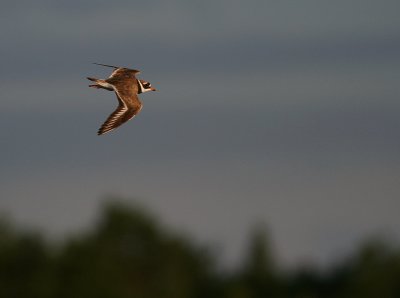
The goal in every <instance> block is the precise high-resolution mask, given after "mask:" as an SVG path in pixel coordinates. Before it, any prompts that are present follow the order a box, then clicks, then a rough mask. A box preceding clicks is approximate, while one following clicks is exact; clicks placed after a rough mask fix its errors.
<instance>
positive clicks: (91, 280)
mask: <svg viewBox="0 0 400 298" xmlns="http://www.w3.org/2000/svg"><path fill="white" fill-rule="evenodd" d="M215 265H216V264H215V260H213V258H212V256H210V254H208V253H207V250H205V249H204V248H199V247H198V245H194V244H193V243H192V242H191V241H189V240H188V239H185V238H184V237H180V236H178V235H176V234H174V233H171V232H170V231H168V230H167V229H166V228H165V227H163V226H161V225H160V224H158V223H157V221H155V220H154V218H153V217H151V216H150V215H148V214H147V213H146V212H143V211H142V210H140V209H138V208H132V207H128V206H126V205H122V204H117V203H111V204H108V205H107V206H106V207H105V208H104V212H103V214H102V216H101V217H100V221H99V222H98V224H97V225H96V226H95V228H94V229H93V230H92V231H89V232H87V233H86V234H83V235H80V236H79V237H73V238H71V239H69V240H68V241H66V243H65V244H64V245H62V246H61V247H58V248H57V249H56V248H55V246H53V245H49V244H48V243H46V241H44V240H43V238H41V237H40V235H38V234H35V233H32V232H31V233H28V232H21V231H17V230H15V229H14V228H13V227H12V226H10V225H9V224H7V223H5V222H2V223H0V297H10V298H12V297H24V298H30V297H35V298H37V297H43V298H50V297H57V298H63V297H65V298H67V297H74V298H80V297H82V298H83V297H85V298H87V297H98V298H111V297H112V298H128V297H140V298H150V297H154V298H163V297H174V298H181V297H182V298H183V297H188V298H189V297H194V298H196V297H210V298H213V297H225V298H247V297H248V298H258V297H260V298H261V297H278V298H279V297H299V298H300V297H329V298H330V297H332V298H333V297H344V298H347V297H349V298H350V297H352V298H356V297H363V298H368V297H388V298H390V297H400V251H399V250H398V249H397V250H396V249H394V248H392V247H389V246H388V245H386V244H385V243H382V242H379V241H371V242H369V243H367V244H365V245H364V246H362V247H361V249H360V250H359V251H358V253H356V254H355V255H354V256H353V257H352V258H349V259H347V260H345V261H343V262H342V263H341V264H339V265H338V266H336V267H334V268H332V269H331V270H330V271H328V272H325V273H320V272H319V271H317V270H314V269H302V270H297V271H296V272H289V273H282V272H281V270H279V268H278V264H276V262H275V260H274V255H273V253H272V251H271V245H270V243H269V242H268V238H267V234H266V233H265V232H264V231H263V230H260V229H257V230H255V231H254V233H253V235H252V237H251V239H250V240H249V245H248V252H247V256H246V257H245V259H244V263H243V265H242V266H241V268H239V269H238V270H237V271H235V272H230V273H221V272H217V271H216V270H215V267H216V266H215Z"/></svg>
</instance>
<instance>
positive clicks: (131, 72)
mask: <svg viewBox="0 0 400 298" xmlns="http://www.w3.org/2000/svg"><path fill="white" fill-rule="evenodd" d="M94 64H96V65H101V66H106V67H111V68H113V69H114V70H113V72H112V73H111V75H110V77H109V78H108V79H105V80H102V79H96V78H91V77H88V78H87V79H88V80H90V81H93V82H94V83H95V84H93V85H89V87H92V88H96V89H106V90H108V91H114V92H115V95H116V96H117V99H118V107H117V109H116V110H115V111H114V112H112V113H111V115H110V116H109V117H108V118H107V120H106V121H105V122H104V123H103V125H102V126H101V127H100V128H99V130H98V132H97V134H98V135H102V134H105V133H107V132H109V131H111V130H113V129H115V128H117V127H118V126H120V125H122V124H124V123H125V122H127V121H128V120H130V119H132V118H133V117H134V116H136V115H137V114H138V113H139V112H140V110H141V109H142V103H141V102H140V100H139V98H138V96H137V95H138V94H141V93H144V92H147V91H156V89H155V88H153V87H152V86H151V84H150V83H149V82H147V81H144V80H139V79H137V78H136V75H137V74H139V73H140V71H139V70H136V69H129V68H125V67H118V66H112V65H107V64H100V63H94Z"/></svg>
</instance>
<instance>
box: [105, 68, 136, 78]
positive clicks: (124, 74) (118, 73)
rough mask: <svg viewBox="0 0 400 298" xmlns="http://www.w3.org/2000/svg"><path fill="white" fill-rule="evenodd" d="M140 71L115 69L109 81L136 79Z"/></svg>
mask: <svg viewBox="0 0 400 298" xmlns="http://www.w3.org/2000/svg"><path fill="white" fill-rule="evenodd" d="M139 73H140V71H139V70H136V69H129V68H125V67H120V68H117V69H115V70H114V71H113V72H112V73H111V75H110V77H109V78H108V79H107V80H121V79H127V78H135V79H136V77H135V75H137V74H139Z"/></svg>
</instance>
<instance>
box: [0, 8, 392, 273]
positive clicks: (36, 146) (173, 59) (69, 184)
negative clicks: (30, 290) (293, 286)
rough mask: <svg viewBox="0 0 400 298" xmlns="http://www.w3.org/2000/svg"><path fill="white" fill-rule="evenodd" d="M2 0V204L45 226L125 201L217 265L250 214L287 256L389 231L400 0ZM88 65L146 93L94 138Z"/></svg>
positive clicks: (94, 93) (94, 97)
mask: <svg viewBox="0 0 400 298" xmlns="http://www.w3.org/2000/svg"><path fill="white" fill-rule="evenodd" d="M0 3H1V6H2V9H1V11H0V26H1V28H2V29H1V30H0V38H1V40H2V46H1V47H0V54H1V57H2V59H1V66H2V67H1V69H2V70H1V71H0V79H1V80H0V90H1V91H0V92H1V93H0V94H1V96H0V98H1V100H0V126H1V127H2V128H3V129H2V130H1V131H0V148H1V149H0V150H1V151H0V152H1V157H0V163H1V167H0V213H1V214H3V216H7V217H10V218H13V219H14V220H15V221H16V222H18V223H19V224H21V225H25V226H28V227H30V228H38V229H41V230H44V231H46V233H48V234H49V235H55V236H56V237H57V236H58V235H67V234H69V233H73V232H76V231H80V230H81V229H85V227H88V226H90V224H91V223H93V221H94V220H95V218H96V216H97V213H98V211H99V208H100V206H101V204H102V202H104V200H106V199H107V198H110V197H118V198H123V199H124V200H126V201H128V202H130V203H132V204H138V205H141V206H145V207H146V208H148V209H149V210H151V211H152V212H153V213H154V214H156V215H157V216H159V218H160V220H161V221H162V222H163V223H165V224H166V225H168V226H171V227H173V228H174V229H176V230H178V231H182V232H184V233H187V234H188V235H190V236H191V237H193V238H194V239H196V240H198V241H201V242H202V243H205V244H208V245H210V246H211V247H215V249H216V250H217V251H218V253H219V256H220V257H221V259H222V262H223V263H225V264H227V265H228V266H229V265H232V264H235V263H237V262H239V260H240V258H241V256H243V253H244V250H245V243H246V240H247V239H248V235H249V231H251V229H252V228H253V227H254V226H255V225H258V224H260V223H261V224H265V225H266V226H267V227H268V231H269V232H270V236H271V238H272V241H273V243H274V248H275V252H276V255H277V257H278V258H279V260H280V261H281V262H282V263H283V264H285V265H287V266H293V265H299V264H300V265H301V264H304V263H312V264H316V265H324V264H329V263H332V262H334V261H335V260H337V259H338V258H340V257H342V256H346V255H348V254H349V253H351V251H352V250H353V249H354V248H355V247H356V246H357V245H358V244H359V243H360V242H362V241H364V240H365V239H367V238H368V237H374V236H376V235H378V236H382V235H383V236H385V237H386V236H387V237H389V238H391V239H393V240H395V241H398V240H399V239H400V217H399V216H398V210H399V208H400V157H399V156H400V155H399V153H400V138H399V128H400V117H398V115H399V112H400V103H399V94H400V84H399V73H400V19H399V18H398V12H399V10H400V2H398V1H391V0H383V1H373V0H363V1H357V0H346V1H344V0H338V1H330V2H328V1H316V0H314V1H312V0H302V1H289V0H283V1H279V2H278V1H261V0H248V1H238V0H232V1H227V0H217V1H211V0H204V1H182V0H171V1H160V0H151V1H124V0H120V1H113V2H112V3H110V2H106V1H49V0H47V1H46V0H39V1H34V2H33V1H7V0H1V1H0ZM93 62H98V63H106V64H112V65H119V66H126V67H131V68H135V69H139V70H141V74H140V75H139V78H141V79H145V80H147V81H150V82H151V83H152V85H153V86H154V87H155V88H157V90H159V91H158V92H151V93H150V92H149V93H146V94H142V95H141V96H140V98H141V100H142V102H143V105H144V106H143V109H142V111H141V113H140V114H139V115H138V116H137V117H135V119H133V120H132V121H130V122H128V123H126V124H125V125H123V126H121V127H120V128H118V129H117V130H115V131H113V132H111V133H109V134H107V135H104V136H100V137H99V136H97V135H96V131H97V129H98V128H99V126H100V125H101V124H102V123H103V121H104V120H105V119H106V118H107V117H108V115H109V114H110V113H111V112H112V111H113V110H114V109H115V107H116V105H117V101H116V100H115V96H114V95H113V94H112V93H110V92H107V91H105V90H94V89H92V88H88V87H87V85H88V84H89V81H87V80H86V77H87V76H92V77H100V78H104V77H107V76H108V75H109V74H110V69H108V68H104V67H101V66H97V65H93V64H92V63H93Z"/></svg>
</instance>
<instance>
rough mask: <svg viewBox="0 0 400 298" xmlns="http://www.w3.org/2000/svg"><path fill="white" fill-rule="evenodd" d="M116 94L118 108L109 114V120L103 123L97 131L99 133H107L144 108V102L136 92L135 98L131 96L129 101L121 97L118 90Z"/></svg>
mask: <svg viewBox="0 0 400 298" xmlns="http://www.w3.org/2000/svg"><path fill="white" fill-rule="evenodd" d="M116 95H117V99H118V103H119V105H118V107H117V109H116V110H115V111H114V112H112V113H111V115H110V116H108V118H107V120H106V121H105V122H104V123H103V124H102V125H101V127H100V128H99V130H98V132H97V134H98V135H102V134H105V133H107V132H109V131H111V130H113V129H115V128H117V127H119V126H121V125H122V124H124V123H125V122H127V121H128V120H130V119H132V118H133V117H134V116H135V115H137V114H138V113H139V112H140V110H141V109H142V103H141V102H140V101H139V99H138V98H137V96H136V94H135V95H133V96H134V97H135V98H130V99H129V101H126V100H123V99H121V98H120V97H119V95H118V93H117V91H116Z"/></svg>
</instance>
